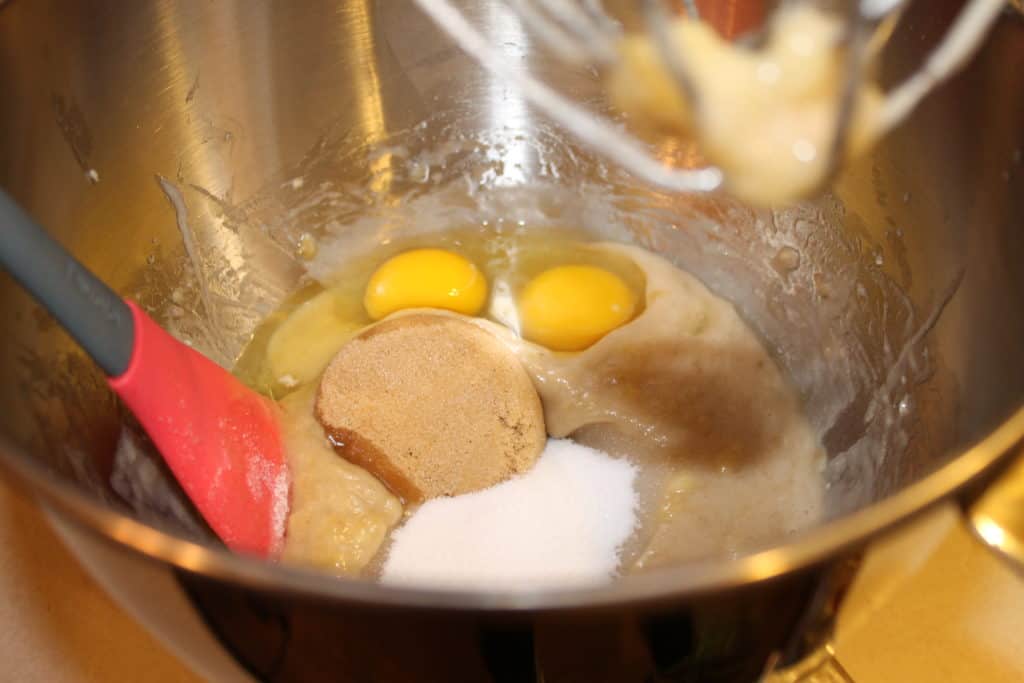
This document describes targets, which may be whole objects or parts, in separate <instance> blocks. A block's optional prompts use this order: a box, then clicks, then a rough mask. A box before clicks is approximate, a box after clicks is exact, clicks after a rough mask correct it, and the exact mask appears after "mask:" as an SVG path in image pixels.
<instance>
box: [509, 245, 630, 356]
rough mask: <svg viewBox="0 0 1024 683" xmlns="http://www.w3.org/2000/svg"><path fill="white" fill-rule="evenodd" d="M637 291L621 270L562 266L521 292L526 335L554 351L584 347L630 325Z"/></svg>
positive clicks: (520, 319)
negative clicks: (623, 278) (629, 283)
mask: <svg viewBox="0 0 1024 683" xmlns="http://www.w3.org/2000/svg"><path fill="white" fill-rule="evenodd" d="M635 309H636V297H635V296H634V294H633V291H632V290H631V289H630V288H629V286H628V285H626V283H625V282H623V280H622V278H620V277H619V276H618V275H616V274H615V273H611V272H609V271H607V270H604V269H603V268H598V267H596V266H585V265H570V266H558V267H556V268H551V269H550V270H546V271H544V272H543V273H541V274H540V275H538V276H537V277H535V278H533V279H532V280H531V281H530V282H529V283H527V285H526V287H524V288H523V290H522V292H521V293H520V295H519V323H520V326H521V328H522V330H521V331H522V334H523V337H525V338H526V339H528V340H530V341H532V342H536V343H537V344H540V345H542V346H546V347H547V348H549V349H552V350H554V351H580V350H582V349H585V348H587V347H588V346H590V345H591V344H593V343H594V342H596V341H597V340H598V339H600V338H601V337H603V336H604V335H606V334H608V333H609V332H611V331H612V330H614V329H615V328H616V327H619V326H621V325H624V324H626V323H627V322H629V321H630V319H631V318H632V317H633V312H634V310H635Z"/></svg>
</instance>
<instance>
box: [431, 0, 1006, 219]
mask: <svg viewBox="0 0 1024 683" xmlns="http://www.w3.org/2000/svg"><path fill="white" fill-rule="evenodd" d="M666 1H667V0H643V2H642V5H641V9H642V15H643V20H644V27H645V30H644V32H643V33H642V34H641V35H640V36H637V35H627V34H624V33H623V31H622V29H621V27H620V25H619V24H618V22H616V20H615V19H613V18H612V17H611V16H610V15H609V14H608V13H607V12H606V11H605V9H604V7H603V6H602V3H601V1H600V0H504V2H503V5H504V6H505V7H507V8H508V9H509V10H510V11H511V12H512V13H513V14H514V15H515V16H516V17H518V18H519V20H520V21H521V23H522V25H523V26H524V27H525V28H526V29H527V30H529V31H530V33H531V35H532V36H533V37H534V38H535V39H536V40H537V41H538V42H539V43H540V44H542V45H544V46H545V47H546V48H547V49H548V50H549V51H550V52H551V53H552V54H553V55H555V56H556V57H558V58H559V59H561V60H562V61H564V62H566V63H568V64H572V65H575V66H581V65H582V66H591V67H594V68H595V69H597V70H598V71H599V72H600V73H602V74H604V75H605V76H606V77H609V74H611V75H612V76H614V75H615V74H616V72H619V73H620V74H621V72H622V69H624V68H630V66H631V65H630V63H629V59H627V58H624V52H623V50H624V48H625V46H627V45H633V46H634V47H635V46H636V44H637V43H636V41H637V39H638V38H639V40H641V41H643V40H646V41H647V42H648V44H649V47H643V50H642V51H643V54H645V55H647V56H649V57H650V63H648V64H646V65H645V66H644V68H645V69H648V70H649V72H648V73H646V74H643V75H644V76H646V77H647V78H646V79H645V78H636V79H633V80H635V81H637V82H647V83H650V82H652V79H653V80H655V81H658V79H660V81H658V83H659V88H660V87H661V86H662V85H663V84H665V83H667V86H665V87H667V88H669V89H670V90H668V91H666V92H667V93H668V98H669V99H671V100H672V104H674V105H678V103H680V102H682V103H684V104H685V107H686V108H688V109H689V113H690V114H691V116H690V117H689V118H691V119H692V120H687V121H679V122H678V124H679V125H678V128H679V130H680V131H685V132H686V133H687V134H692V135H693V137H695V138H696V140H697V141H698V142H699V143H700V144H701V146H702V151H704V152H705V156H707V158H709V159H710V161H711V165H708V166H706V167H704V168H695V169H692V168H677V167H673V166H670V165H668V164H666V163H665V162H663V161H662V160H660V159H658V158H657V157H656V156H655V155H654V154H653V152H652V148H651V146H650V145H649V144H648V143H647V142H644V141H642V140H641V139H639V138H638V137H636V136H635V135H634V134H632V133H630V132H629V131H628V130H627V128H625V127H624V126H621V125H619V124H618V123H616V122H614V121H612V120H611V119H609V118H607V117H604V116H602V115H599V114H597V113H595V112H593V111H592V110H590V109H588V108H586V107H584V106H583V105H581V104H579V103H577V102H574V101H573V100H572V99H570V98H569V97H567V96H565V95H563V94H562V93H560V92H558V91H557V90H555V89H554V88H552V87H551V86H549V85H547V84H546V83H544V82H542V81H540V80H538V79H537V78H535V77H534V76H533V75H531V74H529V73H527V72H524V71H523V70H522V69H521V67H520V65H519V64H518V63H516V64H514V63H513V62H512V61H511V60H510V59H509V58H508V57H507V56H506V55H505V54H503V52H502V50H501V47H500V46H496V45H494V44H492V43H491V42H490V41H489V40H488V38H487V37H485V36H484V35H483V34H482V33H481V32H480V30H478V29H477V28H476V27H474V26H473V24H472V23H471V22H470V21H469V20H468V19H467V17H466V15H465V14H463V12H462V11H460V10H459V9H457V8H456V7H455V6H454V5H453V4H452V2H451V1H450V0H416V3H417V4H418V5H419V7H420V8H421V9H422V10H423V11H424V12H425V13H426V14H427V15H428V16H430V17H431V18H432V19H433V20H434V22H435V23H437V24H438V25H439V26H440V27H441V28H442V29H443V30H444V31H446V32H447V33H448V34H449V35H450V37H451V38H452V39H453V40H455V42H456V43H458V45H459V46H460V47H462V49H463V50H465V51H466V52H467V53H469V54H470V56H472V57H473V58H475V59H476V60H477V61H478V62H480V63H481V64H482V65H483V66H484V67H486V68H487V69H489V70H490V71H492V72H493V73H494V74H495V75H497V76H499V77H500V78H502V79H503V80H504V81H506V82H509V83H510V84H512V85H513V86H514V87H516V88H518V89H519V91H520V92H521V93H522V95H523V96H524V97H525V99H527V100H528V101H530V102H531V103H532V104H533V105H534V106H535V107H536V108H537V109H539V110H540V111H541V112H542V113H543V114H545V115H546V116H548V117H549V118H551V119H553V120H554V121H555V122H556V123H558V124H559V125H561V126H563V127H564V128H566V129H567V130H568V131H569V132H570V133H572V134H573V135H575V136H576V137H577V138H578V139H579V140H580V141H581V142H583V143H584V144H585V145H588V146H589V147H591V148H592V149H593V150H595V151H596V152H598V153H599V154H602V155H603V156H605V157H607V158H608V159H610V160H612V161H614V162H616V163H617V164H619V165H620V166H621V167H622V168H624V169H625V170H627V171H628V172H630V173H632V174H633V175H635V176H637V177H639V178H641V179H643V180H645V181H647V182H649V183H652V184H654V185H657V186H659V187H662V188H664V189H667V190H671V191H678V192H691V193H704V192H712V191H715V190H717V189H719V188H720V187H721V186H722V185H723V184H725V185H727V186H728V187H729V189H730V190H732V191H733V192H735V193H736V194H737V195H738V196H740V197H741V198H744V199H748V200H751V201H754V202H755V203H779V202H784V201H791V200H794V199H799V198H800V197H801V196H804V195H806V194H809V193H811V192H813V191H815V190H817V189H819V188H820V187H821V185H822V184H824V183H825V182H827V181H828V180H829V179H831V178H832V177H833V176H834V175H835V174H836V173H838V171H839V170H841V166H842V163H843V162H844V161H845V160H846V159H848V158H849V157H850V156H852V155H853V154H856V153H858V152H860V151H863V149H865V148H866V147H867V146H869V145H870V144H871V143H873V142H874V141H876V140H877V139H878V138H879V137H881V136H883V135H884V134H886V133H888V132H889V131H891V130H892V128H894V127H895V126H896V125H898V124H899V123H900V122H901V121H902V120H903V119H904V118H906V116H907V115H909V113H910V112H911V111H912V110H913V109H914V107H915V106H916V105H917V104H918V103H919V102H920V101H921V100H922V99H923V98H924V97H925V96H926V95H927V94H928V93H929V92H931V91H932V90H933V89H934V88H935V87H936V86H938V85H939V84H940V83H941V82H943V81H944V80H945V79H947V78H949V77H950V76H951V75H953V74H954V73H955V72H956V71H958V70H959V69H960V68H962V67H963V66H964V65H965V64H966V62H967V61H968V60H969V58H970V57H971V56H972V55H973V54H974V52H975V51H976V49H977V48H978V46H979V45H980V44H981V42H982V41H983V39H984V37H985V35H986V34H987V31H988V29H989V27H990V26H991V25H992V23H993V22H994V21H995V20H996V18H997V17H998V15H999V13H1000V11H1001V10H1002V8H1003V7H1004V6H1005V0H969V2H968V4H967V6H966V7H965V8H964V9H963V10H962V11H961V13H960V15H959V16H958V17H957V18H956V20H955V21H954V23H953V25H952V26H951V27H950V29H949V31H948V32H947V34H946V36H945V37H944V38H943V40H942V41H941V42H940V44H939V45H938V47H936V48H935V49H934V50H933V51H932V53H931V54H930V55H929V56H928V58H927V59H926V60H925V63H924V65H923V66H922V68H921V69H919V70H918V71H917V72H916V73H914V74H913V75H912V76H911V77H910V78H908V79H907V80H906V81H905V82H904V83H902V84H901V85H899V86H897V87H896V88H894V89H892V90H891V91H890V92H889V93H886V94H883V93H882V92H881V91H880V90H879V89H878V88H877V86H876V85H875V84H874V83H873V82H871V79H870V74H871V71H872V69H871V68H870V67H871V62H872V60H874V59H875V58H876V57H877V54H878V52H879V49H880V47H881V44H882V43H884V41H885V39H886V38H887V37H888V35H889V34H891V30H892V27H893V24H894V23H895V21H896V20H897V17H898V15H899V12H900V10H902V9H903V7H904V6H905V5H906V4H908V0H854V1H853V2H852V4H851V5H849V8H850V11H849V13H848V14H847V16H845V17H844V18H843V19H842V21H840V24H839V25H840V28H839V30H838V31H832V28H833V27H834V24H832V23H827V22H825V21H824V20H822V21H821V22H819V23H814V22H813V21H812V22H803V23H800V22H792V21H791V22H789V23H788V24H786V23H785V22H783V21H781V19H782V17H781V16H780V17H777V18H776V19H775V20H773V21H772V22H771V25H770V27H769V33H768V34H766V37H767V40H766V43H767V44H768V46H771V45H772V43H773V41H775V42H776V43H780V44H784V45H785V44H786V41H787V40H790V41H792V39H793V36H787V35H784V31H781V30H780V31H777V30H776V29H777V28H778V27H779V26H784V27H786V26H788V27H793V26H795V27H797V28H798V29H799V28H801V27H803V28H806V27H808V26H810V27H818V28H820V27H825V28H823V29H821V30H823V31H825V32H826V33H827V35H832V34H833V33H835V34H836V37H835V41H834V44H830V45H829V46H828V50H829V52H828V53H823V55H826V56H827V57H828V65H832V66H828V65H826V66H827V67H828V68H834V71H835V72H836V73H838V83H836V84H835V85H834V87H833V86H830V87H823V84H827V83H829V82H830V81H827V80H820V79H819V81H817V82H815V83H811V84H810V85H809V86H808V87H807V88H805V91H799V88H797V92H796V94H795V95H793V100H794V104H793V107H794V109H793V111H792V112H791V113H792V116H791V119H792V121H791V122H788V123H787V122H786V121H784V117H785V116H786V114H787V112H786V106H789V105H788V103H782V104H778V103H773V106H772V107H770V108H769V109H771V111H769V112H766V114H765V116H766V118H770V117H771V116H774V117H775V119H774V120H773V121H770V122H769V123H767V124H765V126H764V127H763V129H757V128H756V127H755V128H754V129H751V130H738V131H736V133H737V138H738V139H739V138H741V137H743V135H745V136H746V137H747V140H745V141H742V142H736V143H734V148H733V149H730V148H729V145H728V143H727V141H724V140H725V138H724V137H723V135H722V130H721V129H719V130H718V131H717V134H718V135H717V138H715V136H714V135H712V134H709V131H708V128H709V127H711V128H713V127H714V124H715V122H716V119H715V117H714V116H713V115H712V114H711V113H710V111H709V112H708V113H707V115H706V116H702V114H703V113H704V112H705V110H706V109H707V110H711V107H710V106H709V104H710V103H709V102H708V100H709V99H710V98H713V97H715V96H719V97H722V96H723V95H722V93H723V92H725V93H726V94H727V95H726V96H728V94H729V93H732V94H733V95H735V96H737V97H738V98H740V99H742V97H745V96H746V95H745V93H744V92H743V90H742V87H741V86H736V87H733V88H732V89H731V90H730V89H729V88H726V89H724V90H723V89H722V88H718V89H717V90H716V89H715V88H714V87H709V83H710V84H711V85H712V86H714V85H718V84H717V83H716V82H715V80H714V79H715V78H716V77H717V74H712V75H711V76H710V77H709V76H708V75H707V74H702V73H700V71H699V67H700V65H699V64H698V63H696V62H701V61H703V60H704V55H705V53H703V52H700V50H705V49H708V48H709V46H710V48H713V49H716V50H718V49H721V50H722V52H721V54H723V55H724V54H726V53H725V51H731V54H729V55H728V60H725V61H729V62H730V63H733V64H735V63H737V61H739V62H742V60H743V59H747V60H748V61H747V63H746V65H747V67H749V68H748V69H747V70H748V71H749V72H751V73H753V74H755V76H751V77H750V82H751V83H753V86H754V87H755V88H758V87H764V86H765V84H768V86H770V85H771V83H770V79H772V78H778V77H779V75H778V73H774V72H772V69H773V68H775V71H776V72H781V71H782V69H781V68H779V67H773V66H772V65H771V64H770V58H771V55H767V57H766V58H765V59H761V58H762V57H765V55H763V54H761V53H759V52H757V50H759V49H761V48H751V47H746V46H739V45H734V44H729V43H727V42H725V41H724V39H722V38H721V37H719V36H717V34H715V33H714V32H713V31H710V30H708V29H707V27H706V26H704V25H702V24H701V23H700V20H699V14H698V11H697V8H696V4H695V2H693V0H682V4H683V6H684V8H685V14H684V15H682V16H680V15H678V14H675V13H672V12H670V11H669V10H668V8H667V7H666V4H665V3H666ZM801 6H803V7H804V8H805V9H806V7H807V6H809V3H806V2H804V3H784V4H783V9H781V10H780V12H783V13H785V12H787V11H792V9H791V8H793V7H801ZM821 16H822V17H824V13H822V14H821ZM829 21H834V17H829ZM779 33H783V35H779ZM820 37H821V36H818V38H820ZM688 40H689V43H688V42H687V41H688ZM716 41H717V42H716ZM812 42H813V41H812ZM820 44H821V41H820V40H819V48H820ZM790 46H791V45H790ZM688 50H690V51H689V52H688ZM693 50H696V51H693ZM758 60H760V61H758ZM762 62H764V63H762ZM820 63H821V60H820V59H818V60H817V63H816V64H815V63H814V62H813V60H811V61H809V63H808V64H807V67H808V70H810V71H813V70H814V69H815V68H820ZM766 64H767V66H766ZM793 64H794V62H790V63H788V67H789V68H790V70H791V71H799V69H795V68H794V66H793ZM632 66H633V67H634V68H635V64H634V65H632ZM651 69H654V70H657V71H658V72H659V73H656V74H653V75H652V73H650V70H651ZM829 73H831V72H829ZM737 74H739V77H740V78H741V80H742V78H744V77H746V76H745V75H744V74H742V73H739V72H736V71H734V72H733V74H732V75H733V76H736V75H737ZM630 75H631V74H627V77H626V79H625V80H626V81H629V80H630V79H629V76H630ZM728 77H729V75H728V74H727V75H725V76H722V78H728ZM806 78H807V77H806V76H805V75H803V74H796V75H793V76H792V79H793V80H794V81H796V82H797V83H800V82H802V81H801V79H803V80H806ZM820 78H828V77H826V76H821V77H820ZM758 79H760V81H759V80H758ZM620 80H623V79H620ZM761 81H763V82H761ZM741 85H742V84H741ZM792 90H793V88H792V87H789V88H788V89H782V88H780V89H779V92H783V91H784V92H786V93H790V91H792ZM822 90H826V91H829V92H832V96H830V99H829V100H828V101H824V102H814V101H810V100H809V99H808V97H810V96H809V95H807V93H811V92H813V93H817V92H819V91H822ZM671 91H674V92H671ZM769 91H770V88H768V89H766V92H769ZM659 93H660V91H659ZM716 93H717V95H716ZM736 93H739V95H736ZM790 94H791V93H790ZM787 96H789V95H787ZM658 97H660V94H658V93H655V94H653V95H652V94H650V93H648V95H647V96H646V97H639V98H636V99H637V101H640V102H646V104H647V106H648V108H651V107H655V108H657V105H658V103H659V100H658ZM765 97H767V96H764V95H762V96H761V100H760V101H755V100H748V102H746V104H750V103H751V102H754V103H755V108H756V104H758V103H760V104H763V103H764V102H765V101H767V100H766V99H765ZM801 98H803V99H802V100H801ZM662 104H665V102H662ZM744 104H745V103H744V102H743V101H739V100H737V101H735V102H725V103H717V107H718V108H717V109H715V110H714V111H715V112H717V113H721V112H722V111H726V112H729V111H733V112H734V111H735V110H736V109H737V108H738V107H742V106H744ZM800 107H802V109H800ZM624 109H625V110H626V113H627V114H630V115H632V116H634V118H638V119H641V120H642V119H643V116H644V114H645V113H648V114H649V113H650V112H644V111H630V109H629V107H624ZM661 109H662V111H660V112H657V113H656V114H655V115H656V116H660V117H661V118H662V120H664V117H665V115H666V111H669V112H672V111H674V109H673V108H672V107H671V106H665V107H661ZM824 111H827V112H829V113H828V120H824V119H822V112H824ZM760 113H761V112H759V111H753V112H751V114H752V116H751V119H752V120H753V119H754V118H755V117H756V116H757V115H759V114H760ZM681 118H682V117H681ZM808 121H810V122H811V123H810V124H808ZM786 125H790V127H791V128H792V130H786V131H785V132H786V134H787V135H790V136H791V137H792V139H789V138H786V137H785V136H784V135H783V136H780V134H779V131H780V130H785V126H786ZM805 125H806V127H807V128H808V129H809V130H811V131H812V132H813V134H812V133H810V132H809V133H808V134H807V136H806V139H805V138H803V137H801V135H803V133H802V132H800V126H805ZM747 128H750V127H747ZM772 135H775V136H776V137H779V138H780V139H778V140H772V139H771V136H772ZM746 144H749V145H751V146H752V147H756V146H757V145H760V146H761V148H760V149H755V150H753V151H751V152H750V153H747V150H743V149H740V146H741V145H746ZM768 144H776V145H777V146H780V154H772V153H771V151H772V150H770V149H767V148H766V145H768ZM780 155H781V156H786V155H790V156H792V157H793V158H792V159H788V162H790V166H789V169H790V171H791V172H793V171H794V169H798V168H799V164H801V163H802V164H804V165H805V166H806V168H804V169H803V170H802V171H801V172H802V173H803V175H804V176H805V177H799V178H797V177H794V180H793V182H791V183H789V184H786V183H779V182H777V176H778V175H779V174H780V171H779V170H778V169H777V168H775V166H776V164H775V163H774V160H775V159H777V158H778V157H779V156H780ZM794 160H795V161H794ZM744 174H745V175H746V177H742V176H744ZM758 176H762V177H763V179H765V180H767V181H768V182H767V185H768V186H769V187H767V188H766V189H763V190H762V189H761V188H759V187H758V180H759V177H758Z"/></svg>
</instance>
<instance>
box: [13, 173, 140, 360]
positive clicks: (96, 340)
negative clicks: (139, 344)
mask: <svg viewBox="0 0 1024 683" xmlns="http://www.w3.org/2000/svg"><path fill="white" fill-rule="evenodd" d="M0 265H2V266H3V267H4V269H5V270H6V271H7V272H9V273H10V274H11V275H12V276H14V279H15V280H17V281H18V282H19V283H20V284H21V286H22V287H24V288H25V289H27V290H28V291H29V293H30V294H32V296H33V297H35V299H36V301H38V302H39V303H40V304H42V305H43V307H44V308H46V309H47V310H48V311H49V312H50V313H52V314H53V317H54V318H56V319H57V321H58V322H59V323H60V324H61V325H62V326H63V327H64V329H65V330H67V331H68V333H69V334H70V335H71V336H72V337H74V339H75V341H77V342H78V343H79V345H81V347H82V348H83V349H85V350H86V351H87V352H88V353H89V355H90V356H92V357H93V360H95V361H96V362H97V363H98V364H99V366H100V367H101V368H103V370H104V372H106V373H107V374H108V375H110V376H111V377H116V376H118V375H120V374H121V373H123V372H124V371H125V370H126V369H127V367H128V362H129V360H131V356H132V346H133V344H134V340H135V331H134V329H133V327H134V326H133V323H132V313H131V309H129V308H128V306H127V305H126V304H125V303H124V301H122V300H121V297H119V296H118V295H117V294H116V293H115V292H114V290H112V289H110V287H108V286H107V285H105V284H104V283H103V282H102V281H101V280H100V279H99V278H97V277H96V276H95V275H93V274H92V273H91V272H90V271H89V270H87V269H86V268H85V266H83V265H82V264H81V263H79V262H78V261H77V260H76V259H75V257H73V256H72V255H71V254H70V253H68V251H67V250H66V249H64V247H62V246H61V245H60V244H58V243H57V241H56V240H54V239H53V238H52V237H50V236H49V235H48V234H46V231H44V230H43V229H42V228H40V227H39V226H38V225H36V224H35V222H34V221H33V220H32V219H31V218H29V217H28V215H27V214H26V213H25V212H24V211H22V210H21V207H19V206H18V205H17V204H15V203H14V201H13V200H12V199H11V198H10V197H9V196H8V195H7V193H5V192H4V191H3V190H0Z"/></svg>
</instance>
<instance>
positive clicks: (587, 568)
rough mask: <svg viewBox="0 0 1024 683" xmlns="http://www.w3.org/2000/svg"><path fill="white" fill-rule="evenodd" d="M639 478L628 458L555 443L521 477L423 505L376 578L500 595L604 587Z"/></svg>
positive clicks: (630, 521) (628, 527)
mask: <svg viewBox="0 0 1024 683" xmlns="http://www.w3.org/2000/svg"><path fill="white" fill-rule="evenodd" d="M635 479H636V467H634V466H633V465H632V464H630V463H629V462H627V461H625V460H621V459H616V458H612V457H610V456H608V455H606V454H604V453H602V452H600V451H596V450H594V449H592V448H587V447H586V446H581V445H579V444H577V443H575V442H573V441H570V440H568V439H551V440H549V441H548V444H547V447H546V448H545V449H544V452H543V453H542V454H541V457H540V459H539V460H538V462H537V464H536V465H534V467H533V469H531V470H530V471H529V472H527V473H526V474H523V475H521V476H519V477H516V478H514V479H510V480H509V481H506V482H502V483H501V484H498V485H497V486H494V487H492V488H489V489H487V490H484V491H477V492H475V493H470V494H466V495H462V496H455V497H453V498H435V499H433V500H429V501H427V502H426V503H424V504H423V505H422V506H421V507H420V508H419V510H417V511H416V512H415V514H413V515H412V516H411V517H410V518H409V520H408V521H407V522H406V523H405V524H404V525H403V526H402V527H400V528H399V529H398V530H396V531H395V533H394V535H393V539H392V540H393V542H392V546H391V550H390V553H389V554H388V557H387V560H386V561H385V563H384V569H383V573H382V576H381V580H382V581H383V582H385V583H391V584H399V583H400V584H405V585H410V584H415V585H417V586H424V587H428V586H429V587H438V588H463V589H464V588H469V589H503V590H509V589H521V590H529V589H534V588H540V587H546V588H550V587H559V586H578V585H585V584H592V583H598V582H601V581H605V580H608V579H609V578H611V577H612V576H613V575H614V573H615V571H616V569H617V568H618V564H619V557H618V551H619V548H620V546H621V545H622V544H623V543H624V542H625V541H626V539H627V538H629V535H630V534H631V533H632V531H633V527H634V525H635V523H636V505H637V500H636V491H635V490H634V486H633V484H634V481H635Z"/></svg>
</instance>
